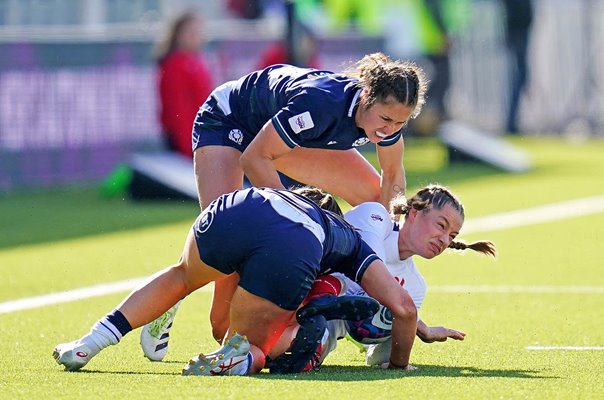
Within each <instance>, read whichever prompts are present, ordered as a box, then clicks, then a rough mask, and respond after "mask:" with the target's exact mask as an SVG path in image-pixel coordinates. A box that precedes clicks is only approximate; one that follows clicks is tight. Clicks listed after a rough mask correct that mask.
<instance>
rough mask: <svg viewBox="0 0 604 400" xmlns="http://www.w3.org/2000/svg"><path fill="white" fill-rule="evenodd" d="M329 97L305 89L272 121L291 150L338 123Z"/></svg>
mask: <svg viewBox="0 0 604 400" xmlns="http://www.w3.org/2000/svg"><path fill="white" fill-rule="evenodd" d="M326 110H330V107H329V96H324V95H321V92H320V91H318V90H314V89H312V88H311V89H310V90H309V89H308V88H307V89H304V90H301V91H300V92H299V93H298V94H296V95H295V96H293V97H292V98H291V99H290V101H289V102H288V103H287V105H286V106H285V107H283V108H281V109H280V110H279V111H278V112H277V114H275V116H273V118H272V119H271V122H272V123H273V126H274V127H275V129H276V130H277V133H278V134H279V136H280V137H281V139H283V141H284V142H285V143H286V144H287V145H288V146H289V147H291V148H293V147H296V146H300V147H304V143H305V142H306V141H309V140H313V139H317V138H319V137H320V136H321V135H322V134H323V133H324V132H325V131H326V130H327V129H328V127H329V126H331V125H334V124H335V123H336V122H337V121H336V120H335V117H334V116H333V115H332V113H330V112H329V111H326Z"/></svg>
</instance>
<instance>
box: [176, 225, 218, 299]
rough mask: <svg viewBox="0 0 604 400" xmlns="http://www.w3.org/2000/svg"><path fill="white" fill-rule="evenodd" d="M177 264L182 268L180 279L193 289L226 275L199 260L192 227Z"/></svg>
mask: <svg viewBox="0 0 604 400" xmlns="http://www.w3.org/2000/svg"><path fill="white" fill-rule="evenodd" d="M178 266H179V267H181V268H183V270H184V274H183V276H182V279H183V281H184V283H185V286H186V287H188V288H191V289H193V290H195V289H197V288H200V287H202V286H205V285H207V284H208V283H210V282H214V281H216V280H221V279H223V278H225V277H226V276H227V274H225V273H223V272H221V271H219V270H217V269H216V268H214V267H212V266H210V265H208V264H206V263H205V262H203V261H202V260H201V258H200V257H199V248H198V247H197V241H196V239H195V232H194V230H193V229H190V230H189V234H188V235H187V240H186V241H185V247H184V249H183V252H182V256H181V259H180V261H179V263H178Z"/></svg>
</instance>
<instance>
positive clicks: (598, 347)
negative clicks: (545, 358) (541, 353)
mask: <svg viewBox="0 0 604 400" xmlns="http://www.w3.org/2000/svg"><path fill="white" fill-rule="evenodd" d="M526 349H527V350H574V351H584V350H604V346H527V347H526Z"/></svg>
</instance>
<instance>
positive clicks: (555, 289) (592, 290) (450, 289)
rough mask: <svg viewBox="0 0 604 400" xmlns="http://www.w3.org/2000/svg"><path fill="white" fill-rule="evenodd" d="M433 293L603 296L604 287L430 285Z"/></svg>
mask: <svg viewBox="0 0 604 400" xmlns="http://www.w3.org/2000/svg"><path fill="white" fill-rule="evenodd" d="M428 290H429V291H430V292H433V293H528V294H535V293H537V294H545V293H552V294H604V286H555V285H536V286H535V285H531V286H528V285H432V286H429V289H428Z"/></svg>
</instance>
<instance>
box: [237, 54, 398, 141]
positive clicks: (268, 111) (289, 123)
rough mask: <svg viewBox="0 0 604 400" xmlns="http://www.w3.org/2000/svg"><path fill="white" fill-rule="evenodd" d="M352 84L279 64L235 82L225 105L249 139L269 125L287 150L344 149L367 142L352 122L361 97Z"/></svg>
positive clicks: (321, 72)
mask: <svg viewBox="0 0 604 400" xmlns="http://www.w3.org/2000/svg"><path fill="white" fill-rule="evenodd" d="M357 82H358V81H357V80H356V79H354V78H350V77H347V76H344V75H339V74H334V73H333V72H330V71H324V70H316V69H311V68H299V67H294V66H291V65H286V64H278V65H273V66H270V67H268V68H265V69H263V70H260V71H255V72H252V73H250V74H248V75H246V76H244V77H242V78H241V79H239V80H238V81H237V82H236V85H235V87H234V88H233V91H232V94H231V96H230V98H229V105H230V107H231V111H232V116H233V117H234V118H235V119H236V120H237V122H238V123H239V124H241V125H242V126H243V128H245V129H246V130H247V131H248V132H249V133H250V134H252V135H256V134H257V133H258V132H259V131H260V129H261V128H262V127H263V126H264V124H265V123H266V122H267V121H268V120H272V122H273V125H274V126H275V128H276V130H277V132H278V133H279V135H280V136H281V138H282V139H283V141H284V142H285V143H286V144H287V145H288V146H289V147H291V148H293V147H295V146H300V147H310V148H322V149H334V150H347V149H350V148H353V147H358V146H362V145H364V144H366V143H368V142H369V139H368V138H367V135H366V134H365V132H364V131H363V129H360V128H358V127H357V126H356V124H355V121H354V115H355V112H356V110H357V108H358V97H359V95H360V93H361V89H359V88H358V87H357ZM400 136H401V131H399V132H397V133H395V134H392V135H390V136H389V137H387V138H385V139H384V140H382V141H381V142H380V143H379V144H380V145H381V146H388V145H392V144H394V143H396V142H397V141H398V140H399V138H400Z"/></svg>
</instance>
